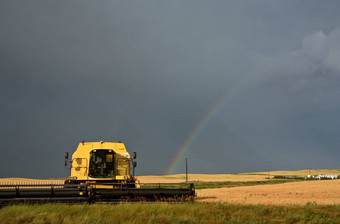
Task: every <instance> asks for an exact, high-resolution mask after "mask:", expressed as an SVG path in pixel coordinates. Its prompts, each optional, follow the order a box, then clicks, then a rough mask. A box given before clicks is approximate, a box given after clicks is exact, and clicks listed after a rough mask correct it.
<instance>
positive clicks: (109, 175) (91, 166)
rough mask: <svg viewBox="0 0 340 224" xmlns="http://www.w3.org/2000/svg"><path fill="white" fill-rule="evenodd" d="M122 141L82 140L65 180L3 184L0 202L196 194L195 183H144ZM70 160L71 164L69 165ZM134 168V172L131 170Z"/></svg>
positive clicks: (163, 197)
mask: <svg viewBox="0 0 340 224" xmlns="http://www.w3.org/2000/svg"><path fill="white" fill-rule="evenodd" d="M135 160H136V153H135V152H134V153H133V157H132V158H131V157H130V154H129V153H128V152H127V151H126V148H125V145H124V144H123V143H121V142H102V141H101V142H84V141H83V142H81V143H79V145H78V148H77V150H76V151H75V152H74V153H73V155H72V158H71V159H69V153H68V152H67V153H65V166H66V167H68V168H70V176H69V178H68V179H66V180H65V183H64V184H60V185H57V184H25V185H22V184H21V185H17V184H6V185H0V206H1V205H4V204H11V203H18V202H19V203H21V202H24V203H46V202H47V203H51V202H59V203H78V202H84V201H85V202H89V203H93V202H94V203H95V202H119V201H122V200H124V201H126V200H127V201H155V200H161V201H163V200H171V201H174V200H180V201H183V200H184V201H187V200H193V199H194V198H195V190H194V185H193V184H192V183H169V184H164V183H162V184H160V183H153V184H143V183H139V181H138V180H137V178H136V177H135V175H134V173H135V172H134V171H135V167H136V166H137V162H136V161H135ZM69 164H70V166H69ZM131 172H132V173H131Z"/></svg>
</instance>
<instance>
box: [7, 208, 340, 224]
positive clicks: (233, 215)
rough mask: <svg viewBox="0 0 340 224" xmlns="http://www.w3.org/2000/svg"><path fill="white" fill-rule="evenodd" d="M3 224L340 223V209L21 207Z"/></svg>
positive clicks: (15, 209)
mask: <svg viewBox="0 0 340 224" xmlns="http://www.w3.org/2000/svg"><path fill="white" fill-rule="evenodd" d="M0 223H13V224H16V223H32V224H36V223H51V224H54V223H58V224H64V223H77V224H78V223H79V224H87V223H88V224H96V223H98V224H99V223H100V224H103V223H104V224H105V223H134V224H138V223H143V224H144V223H340V206H318V205H315V204H308V205H306V206H264V205H231V204H213V203H185V204H168V203H155V204H142V203H137V204H118V205H88V204H84V205H59V204H46V205H31V206H28V205H21V206H7V207H3V208H2V209H1V210H0Z"/></svg>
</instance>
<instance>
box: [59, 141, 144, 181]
mask: <svg viewBox="0 0 340 224" xmlns="http://www.w3.org/2000/svg"><path fill="white" fill-rule="evenodd" d="M135 159H136V153H135V152H134V153H133V158H130V154H129V153H128V152H127V151H126V148H125V145H124V143H121V142H102V141H101V142H82V143H79V145H78V148H77V150H76V151H75V152H74V153H73V155H72V159H71V161H70V162H71V175H70V177H69V179H67V180H65V184H66V185H67V184H89V185H96V186H97V187H99V186H100V184H107V183H110V184H113V183H114V184H115V185H116V186H117V187H122V186H126V185H128V186H129V187H135V183H136V177H134V169H135V167H136V166H137V162H135V161H134V160H135ZM68 163H69V160H68V152H67V153H65V166H66V167H67V166H68ZM131 167H132V169H133V173H132V175H131ZM103 186H106V185H102V186H101V187H103Z"/></svg>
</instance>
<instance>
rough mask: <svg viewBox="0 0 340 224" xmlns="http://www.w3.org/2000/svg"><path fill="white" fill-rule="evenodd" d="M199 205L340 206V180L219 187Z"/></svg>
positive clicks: (216, 177) (227, 177)
mask: <svg viewBox="0 0 340 224" xmlns="http://www.w3.org/2000/svg"><path fill="white" fill-rule="evenodd" d="M309 173H310V174H311V175H317V174H337V175H340V170H300V171H273V172H271V173H270V174H271V177H273V176H274V175H286V176H290V175H296V176H306V175H308V174H309ZM266 177H267V172H259V173H242V174H189V181H202V182H226V181H231V182H247V181H264V180H268V179H266ZM138 178H139V180H140V181H141V183H179V182H184V181H185V175H184V174H177V175H165V176H140V177H138ZM63 182H64V180H53V179H51V180H40V179H26V178H2V179H0V184H5V183H11V184H19V183H20V184H29V183H40V184H63ZM196 192H197V201H199V202H222V203H234V204H268V205H290V204H296V205H305V204H307V203H317V204H322V205H326V204H327V205H333V204H340V179H338V180H315V181H302V182H292V183H283V184H271V185H268V184H267V185H256V186H243V187H242V186H241V187H233V188H217V189H203V190H196Z"/></svg>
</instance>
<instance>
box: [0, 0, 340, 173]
mask: <svg viewBox="0 0 340 224" xmlns="http://www.w3.org/2000/svg"><path fill="white" fill-rule="evenodd" d="M0 80H1V82H0V102H1V114H0V125H1V128H0V131H1V133H0V140H1V148H0V150H1V157H0V177H14V176H15V177H35V178H50V177H66V176H67V175H68V171H67V170H66V169H65V168H64V167H63V162H64V161H63V155H64V152H65V151H69V152H73V151H74V150H75V149H76V146H77V144H78V142H80V141H82V140H86V141H99V140H104V141H114V140H117V141H118V140H120V141H123V142H125V143H126V146H127V149H128V151H129V152H133V151H137V153H138V169H137V172H136V173H137V174H138V175H148V174H149V175H151V174H163V173H164V171H165V170H166V168H167V166H168V165H169V163H170V162H171V160H172V159H173V157H174V156H175V153H176V152H177V150H178V149H179V147H180V146H181V145H182V144H183V142H184V141H185V140H186V138H187V137H188V135H190V133H191V132H192V130H193V129H194V128H195V126H196V125H197V124H198V123H199V122H200V121H201V120H202V118H203V117H204V116H205V115H206V114H207V113H208V112H209V110H210V109H211V108H213V107H214V106H215V104H216V102H217V101H218V100H219V99H220V98H221V97H222V96H223V95H225V94H226V93H228V91H230V90H231V89H233V88H234V87H235V86H236V85H238V84H239V83H240V80H247V81H246V82H245V83H243V85H241V86H240V87H239V88H238V89H237V91H235V93H234V95H233V96H232V97H231V98H230V99H229V100H228V101H226V102H225V103H224V104H223V106H221V107H220V109H219V110H218V111H217V112H216V113H215V114H214V116H213V117H212V118H211V119H210V121H209V122H208V123H207V125H206V126H205V127H204V128H203V129H202V131H201V132H200V133H199V135H198V136H197V139H196V140H195V141H194V142H193V143H192V145H191V147H190V149H189V150H188V152H187V154H190V158H189V163H190V166H189V168H190V172H193V173H234V172H252V171H264V170H266V164H265V162H267V161H271V162H273V163H272V169H274V170H295V169H306V168H314V169H320V168H339V160H340V151H339V143H340V119H339V114H340V2H339V1H328V0H327V1H296V0H294V1H293V0H292V1H275V0H268V1H262V0H258V1H197V0H195V1H156V0H155V1H69V0H68V1H45V0H41V1H35V0H32V1H16V0H2V1H1V2H0ZM181 164H182V165H183V167H178V168H177V170H176V173H184V172H185V170H184V162H183V160H182V161H181V162H180V166H181Z"/></svg>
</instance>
